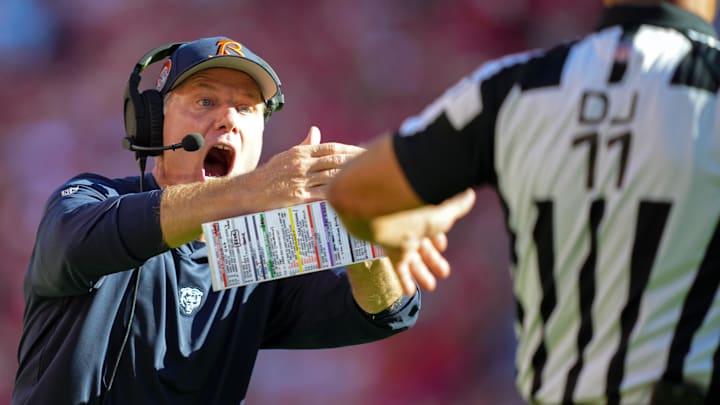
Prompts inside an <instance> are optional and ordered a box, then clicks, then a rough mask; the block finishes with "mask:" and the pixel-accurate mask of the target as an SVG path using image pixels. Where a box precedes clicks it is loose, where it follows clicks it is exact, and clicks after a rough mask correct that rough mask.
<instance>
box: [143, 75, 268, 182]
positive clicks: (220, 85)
mask: <svg viewBox="0 0 720 405" xmlns="http://www.w3.org/2000/svg"><path fill="white" fill-rule="evenodd" d="M164 107H165V120H164V126H163V143H164V144H165V145H171V144H174V143H179V142H181V140H182V139H183V137H185V136H186V135H187V134H190V133H198V134H200V135H202V137H203V138H204V139H205V144H204V145H203V147H202V148H201V149H200V150H198V151H195V152H187V151H185V150H182V149H177V150H174V151H165V152H164V153H163V155H162V156H159V157H158V159H157V161H156V164H155V168H154V169H153V175H154V176H155V179H156V180H157V181H158V184H159V185H160V186H161V187H166V186H169V185H173V184H182V183H192V182H197V181H205V180H207V179H208V178H211V177H220V176H227V175H231V174H233V175H237V174H243V173H247V172H249V171H251V170H253V169H255V168H256V167H257V165H258V162H259V161H260V153H261V151H262V136H263V130H264V128H265V121H264V119H263V112H264V111H265V104H264V103H263V101H262V97H261V95H260V90H259V88H258V85H257V83H256V82H255V81H254V80H253V79H252V78H251V77H250V76H248V75H247V74H245V73H243V72H240V71H237V70H233V69H226V68H211V69H206V70H203V71H200V72H198V73H196V74H195V75H193V76H191V77H190V78H188V79H187V80H185V81H184V82H183V83H182V84H181V85H180V86H178V87H177V88H175V89H174V90H173V91H172V92H171V93H170V94H169V96H168V97H167V98H166V100H165V106H164Z"/></svg>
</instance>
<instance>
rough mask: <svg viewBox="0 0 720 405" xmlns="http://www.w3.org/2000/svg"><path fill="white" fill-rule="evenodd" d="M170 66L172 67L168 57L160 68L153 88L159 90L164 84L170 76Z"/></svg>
mask: <svg viewBox="0 0 720 405" xmlns="http://www.w3.org/2000/svg"><path fill="white" fill-rule="evenodd" d="M170 67H172V62H170V59H168V60H167V62H165V64H164V65H163V67H162V70H160V74H159V75H158V78H157V80H156V81H155V90H157V91H160V90H162V88H163V87H164V86H165V82H167V79H168V76H170Z"/></svg>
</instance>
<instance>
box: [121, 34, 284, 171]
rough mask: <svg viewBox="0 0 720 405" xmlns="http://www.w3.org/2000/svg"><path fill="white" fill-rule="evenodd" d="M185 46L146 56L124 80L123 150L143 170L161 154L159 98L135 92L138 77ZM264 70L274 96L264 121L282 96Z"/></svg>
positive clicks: (160, 49) (153, 91) (171, 45)
mask: <svg viewBox="0 0 720 405" xmlns="http://www.w3.org/2000/svg"><path fill="white" fill-rule="evenodd" d="M186 43H187V42H172V43H169V44H166V45H163V46H160V47H157V48H155V49H152V50H150V51H149V52H147V53H146V54H145V55H143V57H141V58H140V59H139V60H138V62H137V63H136V64H135V68H134V69H133V71H132V73H131V74H130V79H128V82H127V85H126V88H125V96H124V98H123V111H124V118H125V134H126V137H125V139H124V140H123V146H124V148H125V149H128V150H130V151H134V152H135V157H136V159H137V160H138V162H140V163H141V165H142V166H141V170H143V169H144V161H145V158H147V157H148V156H158V155H160V154H162V152H163V150H165V149H167V148H163V137H162V132H163V121H164V114H163V95H162V93H160V91H159V90H156V89H147V90H144V91H142V92H140V90H139V86H140V81H141V77H140V73H141V72H142V71H143V70H145V69H146V68H147V67H148V66H150V65H151V64H153V63H155V62H158V61H161V60H163V59H165V58H167V57H169V56H170V55H172V53H173V52H175V50H177V49H178V48H179V47H180V46H181V45H184V44H186ZM266 70H267V71H268V73H269V74H270V76H271V77H272V78H273V80H274V81H275V84H276V86H277V93H276V94H275V95H273V96H272V97H271V98H270V99H269V100H267V101H266V102H265V106H266V108H265V116H264V117H265V121H266V122H267V120H268V119H269V118H270V115H272V113H273V112H274V111H279V110H280V109H282V107H283V105H284V104H285V96H284V95H283V94H282V91H281V83H280V79H279V78H278V76H277V74H276V73H275V71H273V70H272V68H271V67H270V66H269V65H267V66H266Z"/></svg>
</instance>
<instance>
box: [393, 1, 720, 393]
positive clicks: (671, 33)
mask: <svg viewBox="0 0 720 405" xmlns="http://www.w3.org/2000/svg"><path fill="white" fill-rule="evenodd" d="M719 87H720V50H719V48H718V41H717V37H716V34H715V31H714V29H713V27H712V26H711V25H709V24H708V23H707V22H705V21H704V20H702V19H700V18H699V17H697V16H696V15H694V14H690V13H689V12H686V11H684V10H682V9H680V8H677V7H674V6H672V5H669V4H666V3H660V4H659V5H654V6H616V7H612V8H608V9H606V10H604V13H603V17H602V20H601V24H600V26H599V27H598V29H597V30H596V31H595V32H593V33H591V34H589V35H587V36H585V37H583V38H581V39H578V40H576V41H573V42H568V43H564V44H561V45H559V46H557V47H555V48H552V49H549V50H544V51H536V52H527V53H522V54H517V55H512V56H508V57H505V58H502V59H499V60H495V61H491V62H489V63H486V64H484V65H483V66H481V67H480V68H479V69H478V70H476V71H475V72H473V73H472V74H471V75H469V76H467V77H466V78H464V79H463V80H461V81H460V82H459V83H458V84H457V85H455V86H454V87H452V88H451V89H449V90H448V91H447V92H446V93H445V94H444V95H442V96H441V97H440V98H439V99H438V100H436V101H435V102H434V103H432V104H431V105H430V106H429V107H427V108H426V109H425V110H424V111H423V112H422V113H421V114H419V115H417V116H415V117H411V118H409V119H408V120H406V121H405V122H404V123H403V125H402V127H401V128H400V130H399V131H398V133H397V134H396V135H395V137H394V147H395V152H396V154H397V157H398V159H399V161H400V164H401V167H402V168H403V171H404V172H405V173H406V175H407V177H408V180H409V181H410V183H411V184H412V186H413V188H414V189H415V190H416V191H417V193H418V195H420V196H421V197H422V198H423V199H424V200H425V201H427V202H429V203H437V202H440V201H442V200H443V199H445V198H447V197H449V196H451V195H453V194H455V193H457V192H459V191H461V190H463V189H465V188H466V187H468V186H480V185H490V186H492V187H495V188H496V189H497V191H498V192H499V195H500V197H501V199H502V202H503V206H504V208H505V213H506V223H507V227H508V230H509V232H510V236H511V237H510V241H511V254H512V260H511V267H512V268H511V273H512V277H513V292H514V295H515V299H516V303H517V320H516V333H517V336H518V342H519V343H518V347H517V351H516V369H517V375H516V379H517V380H516V383H517V387H518V389H519V391H520V393H521V395H522V396H523V397H524V398H525V399H526V400H527V401H530V402H533V403H609V404H618V403H623V404H640V403H647V402H648V401H649V399H650V396H651V392H652V389H653V386H654V385H655V384H656V383H657V382H658V381H667V382H670V383H684V384H692V385H696V386H697V387H699V388H700V389H701V390H702V391H705V392H706V395H707V403H713V404H717V403H720V350H718V347H719V342H720V295H719V293H718V284H719V283H720V226H719V225H718V220H719V218H720V114H719V113H718V88H719Z"/></svg>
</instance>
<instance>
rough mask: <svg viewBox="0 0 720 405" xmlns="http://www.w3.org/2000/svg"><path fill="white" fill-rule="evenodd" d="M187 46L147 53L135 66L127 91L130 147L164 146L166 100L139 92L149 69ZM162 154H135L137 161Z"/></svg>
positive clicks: (154, 92) (175, 45)
mask: <svg viewBox="0 0 720 405" xmlns="http://www.w3.org/2000/svg"><path fill="white" fill-rule="evenodd" d="M182 44H184V42H174V43H171V44H167V45H164V46H161V47H159V48H155V49H153V50H151V51H150V52H148V53H146V54H145V55H144V56H143V57H142V58H140V60H139V61H138V62H137V64H136V65H135V68H134V69H133V72H132V73H131V74H130V79H129V80H128V82H127V87H126V89H125V97H124V100H123V110H124V114H125V115H124V118H125V134H126V136H127V138H126V143H127V144H133V145H137V146H141V147H157V146H162V144H163V137H162V132H163V121H164V114H163V97H162V94H161V93H160V92H159V91H157V90H155V89H148V90H145V91H143V92H140V91H139V86H140V80H141V77H140V73H141V72H142V71H143V70H145V68H147V67H148V66H149V65H151V64H153V63H155V62H157V61H160V60H163V59H165V58H167V57H168V56H170V55H171V54H172V53H173V52H175V50H176V49H177V48H178V47H180V45H182ZM160 154H162V151H137V150H136V151H135V156H136V158H138V159H140V158H144V157H147V156H157V155H160Z"/></svg>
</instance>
